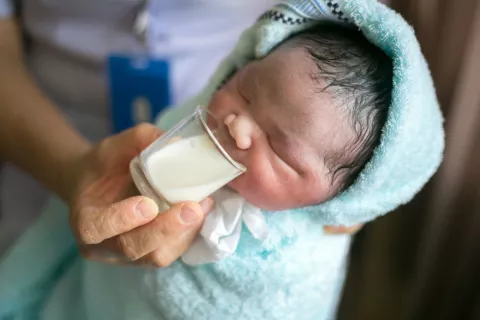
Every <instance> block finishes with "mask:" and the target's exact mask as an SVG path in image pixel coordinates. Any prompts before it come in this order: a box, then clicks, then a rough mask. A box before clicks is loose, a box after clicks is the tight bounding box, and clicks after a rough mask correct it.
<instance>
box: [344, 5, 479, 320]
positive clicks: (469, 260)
mask: <svg viewBox="0 0 480 320" xmlns="http://www.w3.org/2000/svg"><path fill="white" fill-rule="evenodd" d="M383 2H385V3H387V4H388V5H389V6H390V7H392V8H393V9H395V10H397V11H398V12H399V13H400V14H402V15H403V16H404V18H405V19H406V20H407V21H409V22H410V24H412V26H413V27H414V29H415V31H416V34H417V36H418V39H419V41H420V43H421V46H422V49H423V52H424V54H425V56H426V58H427V60H428V63H429V65H430V68H431V72H432V75H433V79H434V81H435V84H436V88H437V94H438V98H439V101H440V104H441V106H442V110H443V113H444V116H445V120H446V121H445V129H446V135H447V140H446V141H447V145H446V152H445V158H444V162H443V165H442V167H441V169H440V171H439V172H438V173H437V174H436V176H435V177H434V179H433V180H432V181H431V183H430V184H429V185H428V186H427V187H426V188H425V189H424V190H423V191H422V192H421V193H420V194H419V195H418V196H417V197H416V198H415V199H414V201H412V202H411V203H409V204H408V205H405V206H403V207H402V208H400V209H399V210H397V211H396V212H394V213H391V214H389V215H387V216H385V217H383V218H379V219H378V220H377V221H375V222H373V223H371V224H369V225H367V226H366V227H365V228H364V229H363V230H362V231H361V232H360V233H359V234H358V235H357V236H356V238H355V241H354V244H353V248H352V252H351V262H350V271H349V276H348V280H347V284H346V287H345V289H344V295H343V300H342V303H341V306H340V309H339V313H338V319H342V320H343V319H391V320H393V319H409V320H413V319H437V320H438V319H480V276H479V272H480V232H479V231H480V168H479V166H480V139H479V137H480V1H478V0H457V1H448V0H420V1H419V0H390V1H388V0H387V1H383Z"/></svg>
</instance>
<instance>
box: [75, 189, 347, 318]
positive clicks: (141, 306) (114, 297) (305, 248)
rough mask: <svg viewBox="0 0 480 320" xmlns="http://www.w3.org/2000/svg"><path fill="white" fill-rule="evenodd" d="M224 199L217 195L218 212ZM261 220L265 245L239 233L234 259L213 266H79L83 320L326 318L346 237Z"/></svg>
mask: <svg viewBox="0 0 480 320" xmlns="http://www.w3.org/2000/svg"><path fill="white" fill-rule="evenodd" d="M231 194H232V192H231V191H229V190H220V191H219V192H217V194H215V195H214V198H215V200H216V201H217V206H218V205H221V203H222V201H224V200H226V199H227V198H228V197H229V196H231ZM247 208H251V207H248V206H247ZM266 218H267V225H268V229H269V237H268V240H267V241H264V242H262V241H259V240H256V239H255V238H254V237H252V235H251V234H250V232H249V231H248V230H247V228H245V226H243V228H242V233H241V237H240V242H239V245H238V247H237V250H236V252H235V253H233V254H232V255H231V256H229V257H227V258H224V259H222V260H220V261H218V262H216V263H209V264H203V265H198V266H189V265H186V264H184V263H183V262H182V261H177V262H176V263H174V264H173V265H171V266H170V267H168V268H164V269H142V268H115V269H112V267H111V266H105V265H102V264H97V263H90V262H84V263H85V266H84V267H85V268H84V274H83V285H84V287H83V290H84V297H85V298H86V299H87V301H85V305H86V306H88V308H86V309H87V310H88V312H89V313H88V314H87V315H86V316H87V318H88V319H170V320H173V319H178V320H180V319H182V320H183V319H195V320H196V319H225V320H227V319H265V320H268V319H302V320H303V319H328V318H329V316H333V315H334V311H335V306H336V303H337V301H338V299H339V297H340V293H341V292H340V291H341V288H342V285H343V279H344V275H345V267H346V260H347V253H348V247H349V243H350V237H349V236H347V235H324V234H323V231H322V230H323V228H322V226H321V225H319V224H317V223H315V222H314V221H313V220H311V219H309V217H308V216H305V215H299V214H298V213H289V212H288V211H283V212H278V213H271V214H269V215H267V216H266ZM100 284H101V285H100ZM127 288H128V289H127Z"/></svg>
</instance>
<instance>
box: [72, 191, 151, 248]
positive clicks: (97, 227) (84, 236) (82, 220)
mask: <svg viewBox="0 0 480 320" xmlns="http://www.w3.org/2000/svg"><path fill="white" fill-rule="evenodd" d="M157 215H158V206H157V204H156V203H155V201H153V200H152V199H150V198H147V197H142V196H137V197H132V198H128V199H125V200H122V201H120V202H117V203H114V204H111V205H109V206H107V207H101V208H97V207H86V208H82V209H81V210H80V211H79V212H78V213H77V214H74V215H73V216H72V221H71V224H72V229H73V230H74V232H75V233H76V235H77V237H78V238H79V240H80V241H81V242H82V244H87V245H89V244H98V243H100V242H102V241H104V240H106V239H109V238H112V237H114V236H117V235H119V234H122V233H125V232H128V231H130V230H133V229H135V228H137V227H139V226H142V225H144V224H146V223H148V222H150V221H152V220H153V219H155V217H156V216H157Z"/></svg>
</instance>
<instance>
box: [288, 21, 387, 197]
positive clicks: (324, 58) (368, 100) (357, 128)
mask: <svg viewBox="0 0 480 320" xmlns="http://www.w3.org/2000/svg"><path fill="white" fill-rule="evenodd" d="M294 39H295V42H296V43H298V44H300V45H301V46H302V47H305V48H306V49H307V51H308V54H309V56H310V57H311V59H312V60H313V61H314V62H315V64H316V65H317V70H316V71H315V72H314V73H312V80H313V81H316V82H317V83H322V84H325V83H326V85H322V87H321V88H319V91H320V92H327V91H328V92H329V93H330V94H331V95H332V96H333V99H334V101H335V102H336V103H338V104H339V105H342V106H343V107H345V108H346V110H348V115H349V119H350V121H351V125H352V128H353V129H354V132H355V139H353V140H352V141H351V142H350V143H349V145H348V146H347V147H346V148H344V150H341V151H340V152H336V153H333V154H330V155H328V156H327V157H325V163H326V165H327V167H328V168H329V170H330V175H331V177H332V178H331V181H332V184H334V183H335V182H336V181H337V180H338V179H340V180H339V181H338V182H339V184H340V188H341V189H344V188H346V187H348V186H349V185H351V184H352V183H353V182H354V180H355V179H356V178H357V176H358V174H359V173H360V171H361V170H362V169H363V167H364V166H365V164H366V163H367V161H368V160H369V159H370V158H371V156H372V154H373V151H374V149H375V147H376V146H377V145H378V143H379V141H380V135H381V132H382V128H383V126H384V124H385V121H386V117H387V111H388V108H389V106H390V103H391V98H392V87H393V64H392V60H391V59H390V58H389V57H388V56H387V55H386V54H385V53H384V52H383V51H382V50H381V49H379V48H378V47H376V46H375V45H373V44H372V43H370V42H369V41H368V40H367V39H366V38H365V36H364V35H363V34H362V32H361V31H359V30H358V29H355V28H352V27H349V26H343V25H340V24H338V23H330V22H325V23H321V24H318V25H316V26H315V27H313V28H311V29H308V30H306V31H304V32H302V33H300V34H297V35H296V36H294ZM319 80H322V81H319Z"/></svg>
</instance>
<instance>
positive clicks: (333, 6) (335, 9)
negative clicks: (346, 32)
mask: <svg viewBox="0 0 480 320" xmlns="http://www.w3.org/2000/svg"><path fill="white" fill-rule="evenodd" d="M327 6H328V8H329V9H330V11H331V12H332V13H333V14H334V15H335V16H336V17H337V18H338V19H339V20H342V21H345V22H348V21H349V20H348V18H345V17H344V15H345V13H343V11H342V10H340V9H339V8H340V5H339V4H338V1H335V0H328V1H327Z"/></svg>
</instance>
